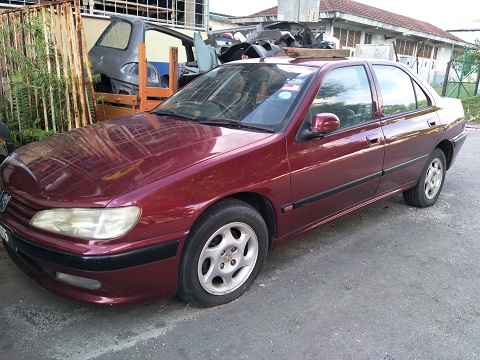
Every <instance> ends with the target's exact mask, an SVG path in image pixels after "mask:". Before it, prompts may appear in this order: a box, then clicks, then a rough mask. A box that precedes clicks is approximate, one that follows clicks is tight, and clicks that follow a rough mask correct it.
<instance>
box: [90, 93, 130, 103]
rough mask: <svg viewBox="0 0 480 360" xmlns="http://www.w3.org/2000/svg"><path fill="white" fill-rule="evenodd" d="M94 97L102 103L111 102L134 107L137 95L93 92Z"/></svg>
mask: <svg viewBox="0 0 480 360" xmlns="http://www.w3.org/2000/svg"><path fill="white" fill-rule="evenodd" d="M95 98H96V99H97V101H98V100H100V101H101V102H102V103H112V104H119V105H129V106H131V107H136V105H137V103H138V97H137V96H136V95H123V94H110V93H100V92H97V93H95Z"/></svg>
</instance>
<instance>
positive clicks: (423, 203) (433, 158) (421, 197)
mask: <svg viewBox="0 0 480 360" xmlns="http://www.w3.org/2000/svg"><path fill="white" fill-rule="evenodd" d="M446 164H447V162H446V159H445V154H444V153H443V151H442V150H440V149H438V148H437V149H435V150H434V151H433V152H432V155H430V158H429V159H428V162H427V164H426V165H425V168H424V169H423V172H422V176H420V179H419V180H418V182H417V183H416V184H415V186H414V187H412V188H411V189H408V190H406V191H404V192H403V199H404V200H405V202H406V203H407V204H408V205H412V206H416V207H420V208H424V207H429V206H432V205H433V204H435V202H436V201H437V199H438V197H439V195H440V192H441V191H442V188H443V183H444V181H445V174H446V171H447V165H446Z"/></svg>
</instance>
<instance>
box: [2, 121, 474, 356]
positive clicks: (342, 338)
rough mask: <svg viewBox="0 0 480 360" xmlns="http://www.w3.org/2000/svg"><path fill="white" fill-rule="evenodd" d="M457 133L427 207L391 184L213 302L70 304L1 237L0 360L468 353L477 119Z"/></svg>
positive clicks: (279, 251) (277, 253)
mask: <svg viewBox="0 0 480 360" xmlns="http://www.w3.org/2000/svg"><path fill="white" fill-rule="evenodd" d="M468 130H469V136H468V138H467V141H466V143H465V146H464V148H463V149H462V152H461V153H460V155H459V157H458V158H457V161H456V163H455V165H454V166H453V168H452V169H451V170H450V171H448V173H447V177H446V182H445V185H444V188H443V192H442V194H441V196H440V198H439V200H438V202H437V204H436V205H435V206H434V207H431V208H428V209H416V208H412V207H409V206H407V205H405V203H404V202H403V199H402V197H401V195H398V196H395V197H393V198H391V199H388V200H385V201H382V202H379V203H376V204H374V205H372V206H369V207H368V208H365V209H363V210H361V211H359V212H356V213H354V214H351V215H349V216H347V217H345V218H343V219H341V220H340V221H337V222H335V223H332V224H330V225H328V226H326V227H324V228H322V229H318V230H316V231H313V232H311V233H309V234H307V235H306V236H303V237H302V238H299V239H298V240H296V241H293V242H290V243H288V244H286V245H285V246H283V247H280V248H278V249H276V250H275V251H272V252H270V253H269V255H268V257H267V262H266V264H265V266H264V268H263V270H262V272H261V273H260V276H259V278H258V279H257V281H256V282H255V283H254V284H253V286H252V288H251V289H250V290H249V291H248V292H247V293H246V294H245V295H244V296H243V297H241V298H240V299H238V300H236V301H234V302H233V303H230V304H227V305H224V306H220V307H217V308H210V309H198V308H194V307H191V306H187V305H186V304H185V303H183V302H182V301H181V300H179V299H178V298H172V299H167V300H160V301H158V302H155V303H153V304H148V305H140V306H132V307H128V308H121V309H104V308H96V307H91V306H86V305H82V304H78V303H75V302H72V301H69V300H66V299H63V298H60V297H57V296H55V295H52V294H50V293H48V292H47V291H45V290H43V289H42V288H40V287H39V286H37V285H36V284H35V283H33V282H32V281H31V280H30V279H29V278H27V277H26V276H25V275H24V274H23V273H22V272H21V271H20V270H19V269H18V268H17V267H16V265H15V264H14V263H13V262H12V261H11V260H10V259H9V258H8V257H7V255H6V253H5V251H4V249H3V248H1V247H0V274H1V280H0V304H1V305H0V358H1V359H3V360H10V359H12V360H13V359H15V360H18V359H37V360H40V359H72V360H73V359H82V360H86V359H148V358H152V359H213V358H220V359H223V358H224V359H299V358H304V359H384V360H393V359H397V360H399V359H435V360H441V359H445V360H447V359H448V360H452V359H479V358H480V302H479V299H480V206H479V200H480V193H479V191H478V188H479V184H478V179H480V162H479V160H478V159H479V156H480V129H478V128H474V127H470V128H469V129H468Z"/></svg>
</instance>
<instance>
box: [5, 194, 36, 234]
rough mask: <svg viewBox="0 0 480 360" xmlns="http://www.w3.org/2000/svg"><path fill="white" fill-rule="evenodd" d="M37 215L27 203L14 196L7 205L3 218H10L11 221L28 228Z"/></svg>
mask: <svg viewBox="0 0 480 360" xmlns="http://www.w3.org/2000/svg"><path fill="white" fill-rule="evenodd" d="M35 213H36V210H35V209H33V208H32V207H30V206H28V205H27V204H26V203H25V202H22V201H20V200H19V199H17V198H14V197H13V196H12V197H11V198H10V201H9V202H8V204H7V207H6V209H5V211H4V213H3V216H5V217H6V218H8V219H9V220H10V221H13V222H16V223H19V224H21V225H23V226H25V227H26V226H28V223H29V222H30V219H31V218H32V217H33V215H35Z"/></svg>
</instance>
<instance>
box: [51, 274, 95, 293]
mask: <svg viewBox="0 0 480 360" xmlns="http://www.w3.org/2000/svg"><path fill="white" fill-rule="evenodd" d="M55 276H56V278H57V280H60V281H62V282H64V283H67V284H70V285H75V286H80V287H83V288H85V289H90V290H98V289H100V288H101V287H102V284H101V283H100V281H97V280H93V279H87V278H83V277H80V276H74V275H68V274H64V273H59V272H57V273H55Z"/></svg>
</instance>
